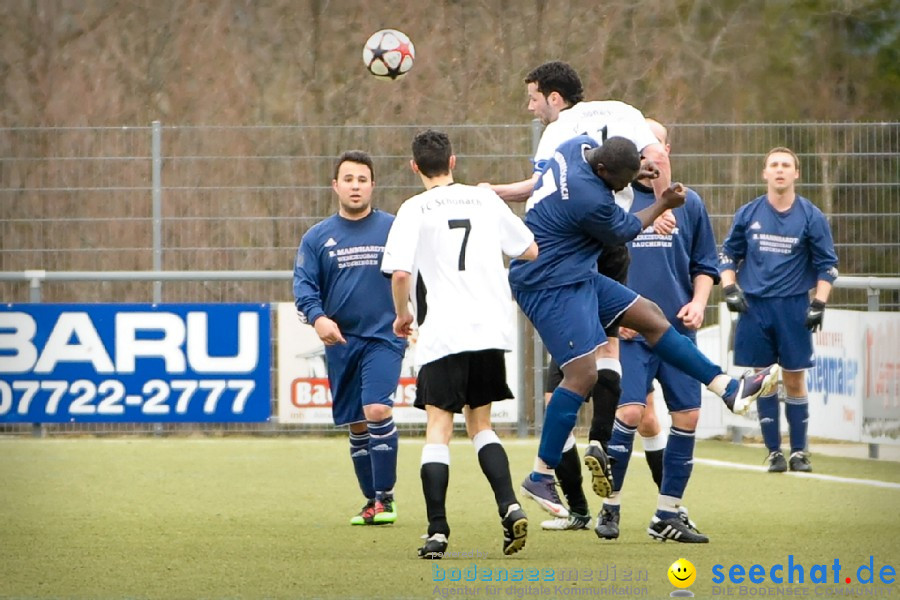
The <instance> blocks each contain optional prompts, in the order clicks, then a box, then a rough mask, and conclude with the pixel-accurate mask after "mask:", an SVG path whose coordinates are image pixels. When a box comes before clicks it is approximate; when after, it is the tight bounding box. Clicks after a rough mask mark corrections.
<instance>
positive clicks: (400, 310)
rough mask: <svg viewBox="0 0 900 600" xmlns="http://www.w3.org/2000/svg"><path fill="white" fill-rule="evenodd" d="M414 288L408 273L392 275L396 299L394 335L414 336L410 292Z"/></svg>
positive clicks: (402, 272) (393, 293) (392, 289)
mask: <svg viewBox="0 0 900 600" xmlns="http://www.w3.org/2000/svg"><path fill="white" fill-rule="evenodd" d="M411 288H412V274H411V273H409V272H407V271H394V272H393V273H392V274H391V296H392V297H393V299H394V312H396V313H397V318H396V319H394V335H396V336H398V337H409V335H410V334H412V322H413V314H412V312H411V311H410V310H409V292H410V289H411Z"/></svg>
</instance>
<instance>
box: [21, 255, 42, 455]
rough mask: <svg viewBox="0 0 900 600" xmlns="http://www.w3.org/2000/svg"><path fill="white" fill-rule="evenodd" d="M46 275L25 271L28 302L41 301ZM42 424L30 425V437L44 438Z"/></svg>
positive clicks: (39, 272) (40, 272)
mask: <svg viewBox="0 0 900 600" xmlns="http://www.w3.org/2000/svg"><path fill="white" fill-rule="evenodd" d="M46 275H47V272H46V271H25V277H26V278H27V279H28V301H29V302H31V303H32V304H37V303H38V302H40V301H41V281H43V279H44V277H45V276H46ZM44 434H45V432H44V424H43V423H32V424H31V437H36V438H42V437H44Z"/></svg>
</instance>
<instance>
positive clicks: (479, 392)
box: [414, 350, 513, 413]
mask: <svg viewBox="0 0 900 600" xmlns="http://www.w3.org/2000/svg"><path fill="white" fill-rule="evenodd" d="M503 355H504V352H503V350H477V351H475V352H460V353H459V354H451V355H450V356H445V357H444V358H440V359H438V360H436V361H434V362H430V363H428V364H426V365H423V366H422V368H421V369H419V376H418V378H417V380H416V400H415V402H414V406H415V407H416V408H421V409H422V410H425V406H426V405H429V406H436V407H438V408H441V409H443V410H446V411H447V412H451V413H461V412H462V409H463V407H464V406H468V407H469V408H478V407H479V406H485V405H486V404H490V403H491V402H496V401H498V400H508V399H509V398H513V393H512V392H511V391H510V389H509V385H507V383H506V362H505V360H504V356H503Z"/></svg>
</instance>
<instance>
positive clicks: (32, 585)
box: [0, 438, 900, 598]
mask: <svg viewBox="0 0 900 600" xmlns="http://www.w3.org/2000/svg"><path fill="white" fill-rule="evenodd" d="M421 445H422V440H421V439H419V438H405V439H404V441H403V443H402V445H401V450H400V462H401V469H400V477H399V482H398V486H397V498H398V505H399V511H400V519H399V522H398V523H397V524H396V525H393V526H385V527H378V528H374V527H355V528H354V527H350V526H349V525H348V520H349V518H350V516H351V515H352V514H353V513H354V512H356V511H358V510H359V507H360V506H361V505H362V503H363V499H362V497H361V495H360V493H359V491H358V489H357V487H356V483H355V479H354V478H353V475H352V467H351V464H350V460H349V456H348V450H347V444H346V441H345V440H344V439H342V438H327V439H321V438H316V439H277V438H276V439H256V438H253V439H243V438H225V439H184V438H181V439H93V438H92V439H74V440H68V439H66V440H59V439H50V440H18V439H10V440H0V453H2V461H0V523H2V525H0V597H3V598H9V597H13V598H19V597H23V598H309V597H328V598H332V597H357V598H399V597H404V598H428V597H459V595H462V594H464V593H466V592H469V594H470V595H469V597H472V594H474V597H485V596H492V595H496V596H498V597H499V596H501V595H502V596H504V597H516V598H532V597H534V596H535V595H539V596H540V597H554V596H561V597H568V596H573V595H578V596H579V597H585V596H587V597H596V596H597V595H600V594H601V592H603V593H605V594H606V595H607V596H609V595H611V594H610V592H611V591H616V589H611V588H609V585H610V584H613V585H615V586H619V588H617V589H619V591H625V590H630V591H631V592H632V595H644V596H645V597H655V598H661V597H668V595H669V592H670V591H672V590H674V588H673V587H672V585H671V584H670V583H669V581H668V579H667V576H666V572H667V569H668V567H669V565H670V564H672V563H673V562H674V561H675V560H676V559H678V558H680V557H684V558H687V559H688V560H690V561H691V562H692V563H693V564H694V566H695V567H696V570H697V580H696V582H695V583H694V585H693V586H692V588H691V589H692V591H694V593H695V594H696V595H697V597H710V596H713V595H724V594H728V593H729V589H732V590H733V591H731V592H730V593H731V594H735V595H740V591H741V589H740V586H739V585H737V584H731V583H729V582H728V580H727V579H726V580H725V582H724V583H723V584H720V585H717V584H714V583H713V581H712V577H713V572H712V569H713V566H714V565H716V564H720V565H723V569H722V570H723V571H724V573H725V575H726V577H727V574H728V569H729V568H730V567H731V566H732V565H733V564H740V565H743V566H744V568H745V569H749V568H750V566H751V565H753V564H759V565H762V566H763V567H764V568H765V572H766V575H768V573H769V569H770V568H771V567H772V566H773V565H775V564H784V565H786V564H787V563H788V555H793V563H794V564H800V565H802V566H804V568H805V573H804V576H805V578H806V579H805V584H804V585H799V584H797V583H795V584H793V585H789V584H786V583H785V584H782V585H777V584H775V583H772V582H771V581H769V580H766V583H764V584H759V585H757V584H753V583H749V582H744V584H743V585H749V588H748V589H747V590H744V591H745V592H746V593H747V594H752V595H770V594H771V595H774V594H775V593H776V592H777V591H779V590H780V591H781V595H782V597H784V594H785V593H786V592H785V588H790V589H794V590H796V589H797V588H806V589H807V590H808V591H807V594H808V595H810V596H822V595H824V596H832V595H837V594H840V595H842V596H844V597H848V595H849V597H853V596H856V595H864V596H870V595H871V592H874V593H879V594H881V595H882V597H883V596H884V595H890V594H891V593H892V592H893V594H894V595H900V592H898V591H897V589H898V586H900V584H897V583H893V584H890V585H883V584H878V585H876V584H868V585H858V584H857V567H859V566H860V565H863V564H866V565H867V564H868V561H869V557H870V556H873V557H874V559H873V561H874V566H875V581H876V582H877V581H878V572H879V569H881V568H882V566H884V565H892V566H893V568H894V569H895V571H900V485H896V486H894V487H876V486H873V485H867V484H864V483H859V482H856V483H853V482H843V481H837V480H818V479H811V478H801V477H796V476H791V475H771V474H767V473H764V472H761V471H758V470H756V469H757V468H760V467H761V466H762V458H763V456H762V454H764V452H762V451H760V450H758V449H749V448H746V447H741V446H734V445H731V444H728V443H725V442H701V443H699V444H698V448H697V457H698V458H705V459H715V460H719V461H727V462H733V463H740V464H743V465H752V467H753V468H752V469H740V468H734V467H730V466H713V465H710V464H708V463H705V462H703V461H698V463H697V464H696V466H695V468H694V475H693V478H692V481H691V485H690V487H689V489H688V495H687V497H686V499H685V500H686V504H687V505H688V506H689V507H690V510H691V516H692V517H693V518H694V519H695V520H696V521H697V524H698V526H699V527H700V529H701V530H702V531H703V532H704V533H707V534H708V535H709V536H710V538H711V543H710V544H708V545H703V546H698V545H681V544H676V543H673V542H669V543H665V544H661V543H658V542H654V541H652V540H651V539H650V538H649V537H648V536H647V535H646V533H645V528H646V525H647V522H648V520H649V518H650V516H651V515H652V512H653V509H654V507H655V501H656V496H655V491H654V490H655V488H654V487H653V484H652V481H651V480H650V477H649V472H648V470H647V468H646V465H645V463H644V461H643V459H640V458H635V459H634V460H633V462H632V469H631V473H630V474H629V478H628V481H627V482H626V486H625V491H624V500H623V514H622V524H621V528H622V536H621V537H620V538H619V540H617V541H615V542H601V541H600V540H598V539H597V537H596V536H595V535H594V533H593V532H588V531H580V532H545V531H541V530H540V525H539V524H540V521H541V520H543V519H544V518H545V516H546V515H544V514H543V513H542V512H540V511H539V509H538V508H537V507H536V505H534V504H533V503H530V502H525V503H524V507H525V509H526V511H527V512H528V514H529V517H530V535H529V538H528V543H527V546H526V547H525V549H524V550H523V551H522V552H521V553H519V554H517V555H515V556H513V557H504V556H502V553H501V551H500V543H501V538H502V534H501V529H500V526H499V519H498V518H497V515H496V511H495V508H494V504H493V496H492V494H491V492H490V488H489V486H488V484H487V482H486V481H485V480H484V478H483V476H482V475H481V471H480V470H479V468H478V462H477V458H476V456H475V453H474V451H473V450H472V447H471V445H470V444H468V443H467V442H464V441H462V442H460V443H454V444H453V445H452V446H451V456H452V459H451V480H450V484H451V485H450V487H451V489H450V494H449V498H448V514H449V518H450V524H451V527H452V528H453V533H452V536H451V538H450V541H451V544H450V548H449V550H450V551H456V552H459V553H472V554H473V555H476V553H477V557H474V556H473V557H471V558H457V559H445V560H443V561H439V562H435V563H430V562H425V561H421V560H418V559H417V558H415V556H416V554H415V549H416V548H417V547H418V545H420V541H421V540H420V539H419V536H420V535H421V534H422V533H424V531H425V515H424V502H423V499H422V492H421V486H420V482H419V478H418V468H419V453H420V450H421ZM535 449H536V442H534V441H531V440H529V441H525V442H522V441H518V440H508V441H507V450H508V452H509V455H510V462H511V465H512V470H513V479H514V481H519V480H520V479H521V478H522V477H524V476H525V474H526V473H527V472H528V471H529V470H530V467H531V462H532V459H533V457H534V453H535ZM814 466H815V469H816V473H817V474H829V475H834V476H838V477H850V478H858V479H871V480H878V481H883V482H891V483H894V484H900V463H896V462H878V461H863V460H854V459H841V458H830V457H826V456H821V455H820V456H815V457H814ZM588 498H589V500H590V501H591V503H592V506H591V508H592V510H593V511H594V512H596V511H597V510H598V509H599V501H598V499H596V498H594V497H592V495H591V494H590V492H589V493H588ZM835 559H838V560H839V561H840V564H841V566H842V570H841V572H840V583H833V581H832V578H833V570H832V565H833V563H834V561H835ZM816 564H820V565H826V566H827V567H828V571H827V574H828V584H822V585H820V586H818V587H816V586H815V585H812V584H810V583H809V577H810V570H811V569H812V568H813V566H814V565H816ZM435 567H439V568H441V569H444V577H445V580H444V581H435V579H436V578H439V577H440V571H436V570H435ZM453 569H457V571H455V572H454V571H453ZM487 569H492V571H491V579H492V581H491V582H488V583H485V582H484V581H483V580H484V579H485V578H486V574H487V571H486V570H487ZM498 569H508V573H509V575H510V577H511V578H512V577H515V576H516V570H517V569H526V570H525V571H520V573H524V574H525V575H538V576H539V577H541V578H543V579H544V580H543V581H542V582H538V583H534V582H529V581H518V582H513V581H509V582H502V581H497V579H496V578H497V577H499V573H498V572H497V570H498ZM527 569H532V571H528V570H527ZM551 570H552V571H551ZM588 570H590V571H591V579H590V580H585V576H586V575H587V574H588ZM551 573H552V575H553V577H554V581H552V582H548V581H546V578H547V577H548V576H549V574H551ZM573 573H577V574H578V581H569V580H562V579H563V578H564V577H565V576H566V575H569V576H571V575H572V574H573ZM603 573H605V574H606V575H605V576H606V580H605V581H601V580H600V579H601V577H602V576H603V575H602V574H603ZM863 574H864V575H865V572H864V573H863ZM466 575H469V576H470V577H471V576H472V575H475V576H476V577H477V578H478V580H479V581H477V582H474V583H467V582H466V581H465V576H466ZM785 575H786V573H785ZM460 576H461V577H462V581H450V579H451V578H455V577H460ZM845 576H850V577H852V583H851V584H850V585H847V584H845V583H844V577H845ZM627 577H630V579H631V581H628V580H627V579H626V578H627ZM638 578H642V579H643V578H645V579H646V580H645V581H637V579H638ZM795 581H796V580H795ZM790 589H789V590H788V592H790ZM768 590H771V591H768ZM494 591H496V592H498V593H497V594H492V593H491V592H494ZM791 595H793V594H791Z"/></svg>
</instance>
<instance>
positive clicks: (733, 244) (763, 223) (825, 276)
mask: <svg viewBox="0 0 900 600" xmlns="http://www.w3.org/2000/svg"><path fill="white" fill-rule="evenodd" d="M837 262H838V261H837V255H836V254H835V251H834V241H833V240H832V237H831V229H830V228H829V226H828V221H827V220H826V219H825V215H824V214H823V213H822V211H821V210H819V209H818V208H817V207H816V206H815V205H814V204H813V203H812V202H810V201H809V200H807V199H806V198H804V197H802V196H797V197H796V199H795V201H794V203H793V204H792V205H791V207H790V208H789V209H788V210H786V211H784V212H778V211H777V210H775V208H773V207H772V205H771V204H770V203H769V201H768V197H767V196H766V195H762V196H760V197H759V198H756V199H755V200H753V201H751V202H750V203H748V204H745V205H744V206H742V207H741V208H739V209H738V211H737V213H736V214H735V216H734V223H733V224H732V226H731V231H730V232H729V233H728V237H727V238H726V239H725V243H724V244H722V252H721V254H720V257H719V270H720V271H724V270H736V271H737V281H738V284H739V285H740V286H741V289H743V290H744V293H746V294H748V295H752V296H760V297H767V298H775V297H787V296H795V295H798V294H806V293H808V292H809V290H810V289H812V288H813V287H815V286H816V282H817V281H827V282H828V283H832V282H834V280H835V279H836V278H837Z"/></svg>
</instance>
